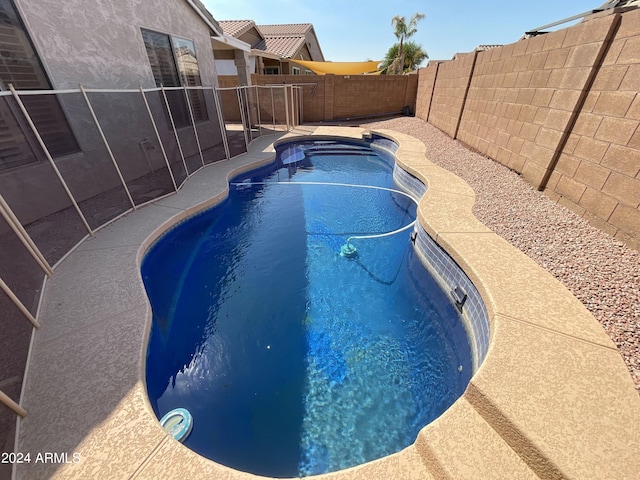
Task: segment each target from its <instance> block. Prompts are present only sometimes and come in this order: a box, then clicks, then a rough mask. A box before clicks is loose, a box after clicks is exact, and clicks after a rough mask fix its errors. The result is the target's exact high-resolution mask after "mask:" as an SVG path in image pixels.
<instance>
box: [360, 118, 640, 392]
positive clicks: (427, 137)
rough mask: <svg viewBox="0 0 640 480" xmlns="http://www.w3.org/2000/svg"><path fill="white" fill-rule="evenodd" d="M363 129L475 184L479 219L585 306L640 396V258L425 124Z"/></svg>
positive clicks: (404, 121) (397, 121)
mask: <svg viewBox="0 0 640 480" xmlns="http://www.w3.org/2000/svg"><path fill="white" fill-rule="evenodd" d="M360 126H362V127H364V128H367V129H378V128H386V129H391V130H395V131H398V132H402V133H406V134H409V135H412V136H414V137H416V138H418V139H420V140H421V141H422V142H423V143H424V144H425V145H426V147H427V152H428V153H427V155H428V158H429V160H431V161H432V162H434V163H436V164H438V165H440V166H442V167H444V168H446V169H447V170H449V171H451V172H454V173H455V174H457V175H458V176H460V177H462V178H463V179H464V180H465V181H466V182H467V183H469V185H471V187H472V188H473V189H474V191H475V192H476V203H475V206H474V209H473V212H474V214H475V216H476V217H477V218H478V219H479V220H481V221H482V222H483V223H484V224H486V225H487V226H488V227H489V228H491V229H492V230H493V231H495V232H496V233H497V234H499V235H500V236H502V237H503V238H505V239H506V240H507V241H509V242H510V243H511V244H512V245H514V246H515V247H517V248H519V249H520V250H521V251H522V252H524V253H525V254H526V255H528V256H529V257H530V258H532V259H533V260H534V261H535V262H536V263H538V264H539V265H541V266H542V267H544V268H545V269H547V270H548V271H549V272H550V273H551V274H552V275H553V276H554V277H556V278H557V279H558V280H560V281H561V282H562V283H563V284H564V285H565V286H566V287H567V288H568V289H569V290H570V291H571V292H572V293H573V294H574V295H575V296H576V297H577V298H578V299H580V301H581V302H582V303H583V304H584V305H585V306H586V307H587V308H588V309H589V311H590V312H591V313H592V314H593V316H594V317H595V318H596V319H598V321H599V322H600V323H601V324H602V326H603V328H604V329H605V330H606V332H607V333H608V334H609V336H610V337H611V339H612V340H613V341H614V343H615V344H616V345H617V347H618V350H619V351H620V354H621V355H622V357H623V359H624V361H625V363H626V365H627V368H628V369H629V372H630V374H631V377H632V378H633V381H634V383H635V386H636V390H638V393H640V252H638V251H637V250H634V249H631V248H628V247H625V246H624V245H623V244H622V243H621V242H619V241H618V240H616V239H614V238H613V237H611V236H610V235H608V234H606V233H604V232H602V231H600V230H598V229H597V228H595V227H592V226H591V225H590V224H589V223H588V222H587V221H586V220H584V219H582V218H580V217H579V216H578V215H576V214H575V213H574V212H572V211H570V210H568V209H566V208H564V207H562V206H560V205H558V204H556V203H555V202H554V201H552V200H551V199H549V198H548V197H547V196H545V195H544V194H543V193H542V192H539V191H537V190H535V189H534V188H533V187H532V186H531V185H529V184H528V183H526V182H525V181H524V180H522V179H521V178H520V177H519V176H518V175H517V174H516V173H515V172H513V171H511V170H509V169H508V168H506V167H504V166H502V165H500V164H498V163H497V162H494V161H493V160H491V159H489V158H487V157H484V156H482V155H480V154H478V153H474V152H472V151H470V150H468V149H467V148H465V147H464V146H463V145H462V144H461V143H459V142H458V141H456V140H452V139H451V138H450V137H448V136H447V135H446V134H444V133H442V132H441V131H440V130H438V129H437V128H435V127H433V126H431V125H429V124H428V123H426V122H424V121H423V120H421V119H418V118H414V117H400V118H392V119H389V120H383V121H375V122H365V123H360Z"/></svg>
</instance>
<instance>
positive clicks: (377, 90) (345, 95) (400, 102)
mask: <svg viewBox="0 0 640 480" xmlns="http://www.w3.org/2000/svg"><path fill="white" fill-rule="evenodd" d="M333 77H334V79H333V81H334V84H333V104H334V105H333V119H342V118H352V117H363V116H369V115H380V114H385V113H399V112H401V111H402V109H403V108H404V107H406V106H408V107H409V108H410V110H411V113H413V112H414V110H415V98H416V97H415V90H416V86H417V83H418V76H417V75H399V76H395V75H344V76H343V75H334V76H333ZM412 91H413V95H411V92H412ZM407 94H409V95H408V97H410V98H407ZM327 120H331V119H330V118H327Z"/></svg>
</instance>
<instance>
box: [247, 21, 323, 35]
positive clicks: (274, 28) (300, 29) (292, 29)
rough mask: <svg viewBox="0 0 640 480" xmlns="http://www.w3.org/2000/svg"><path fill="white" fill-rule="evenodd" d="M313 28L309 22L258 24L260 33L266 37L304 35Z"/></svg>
mask: <svg viewBox="0 0 640 480" xmlns="http://www.w3.org/2000/svg"><path fill="white" fill-rule="evenodd" d="M312 28H313V25H312V24H310V23H285V24H282V25H258V29H260V32H262V35H263V36H265V37H267V36H269V37H286V36H291V35H293V36H304V35H305V34H306V33H307V32H308V31H309V30H311V29H312Z"/></svg>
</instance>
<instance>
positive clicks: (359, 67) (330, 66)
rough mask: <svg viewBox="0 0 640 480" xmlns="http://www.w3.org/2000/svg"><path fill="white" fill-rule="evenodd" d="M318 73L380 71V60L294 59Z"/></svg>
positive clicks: (353, 73) (345, 73)
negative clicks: (311, 60) (326, 60)
mask: <svg viewBox="0 0 640 480" xmlns="http://www.w3.org/2000/svg"><path fill="white" fill-rule="evenodd" d="M292 61H293V62H296V63H299V64H300V65H302V66H303V67H305V68H308V69H309V70H311V71H313V73H315V74H316V75H326V74H327V73H333V74H334V75H359V74H361V73H373V72H377V71H378V65H379V64H380V61H379V60H378V61H372V62H310V61H307V60H297V59H292Z"/></svg>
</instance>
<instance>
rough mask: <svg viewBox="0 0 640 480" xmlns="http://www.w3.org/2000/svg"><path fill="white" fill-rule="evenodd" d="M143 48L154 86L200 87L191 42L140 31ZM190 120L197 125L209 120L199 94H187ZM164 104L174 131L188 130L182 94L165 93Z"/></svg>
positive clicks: (198, 92)
mask: <svg viewBox="0 0 640 480" xmlns="http://www.w3.org/2000/svg"><path fill="white" fill-rule="evenodd" d="M141 31H142V38H143V40H144V46H145V48H146V49H147V56H148V57H149V63H150V64H151V71H152V72H153V78H154V80H155V82H156V86H158V87H159V86H161V85H164V86H165V87H180V86H183V87H200V86H202V81H201V79H200V68H199V66H198V59H197V58H196V49H195V45H194V43H193V41H192V40H187V39H185V38H179V37H173V36H169V35H166V34H164V33H158V32H153V31H151V30H145V29H144V28H142V29H141ZM187 95H188V96H189V102H190V103H191V109H192V111H193V118H194V120H195V121H196V122H204V121H207V120H208V119H209V116H208V114H207V108H206V104H205V100H204V93H203V92H202V91H201V90H187ZM167 100H168V102H169V107H170V108H171V115H172V116H173V121H174V123H175V125H176V128H183V127H188V126H191V118H190V117H189V110H188V106H187V104H186V101H185V98H184V94H183V93H182V92H180V91H168V92H167Z"/></svg>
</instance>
